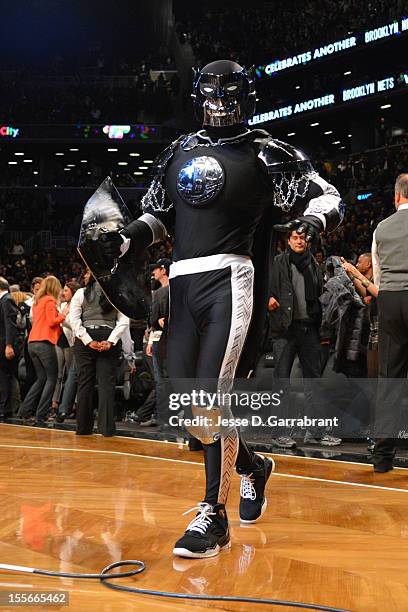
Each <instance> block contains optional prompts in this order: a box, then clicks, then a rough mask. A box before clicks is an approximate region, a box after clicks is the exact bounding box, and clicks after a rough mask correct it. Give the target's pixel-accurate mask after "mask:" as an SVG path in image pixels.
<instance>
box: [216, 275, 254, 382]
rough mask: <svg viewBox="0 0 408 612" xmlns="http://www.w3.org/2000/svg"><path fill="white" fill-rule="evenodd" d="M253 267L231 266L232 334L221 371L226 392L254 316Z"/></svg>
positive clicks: (221, 380) (221, 378)
mask: <svg viewBox="0 0 408 612" xmlns="http://www.w3.org/2000/svg"><path fill="white" fill-rule="evenodd" d="M253 279H254V271H253V268H249V267H248V266H237V267H236V268H235V269H234V267H231V292H232V313H231V334H230V337H229V338H228V344H227V348H226V351H225V357H224V360H223V362H222V366H221V371H220V376H219V378H220V382H219V390H220V391H222V392H224V393H226V392H227V391H229V389H230V388H231V386H232V381H233V378H234V375H235V370H236V368H237V365H238V361H239V358H240V357H241V352H242V349H243V346H244V343H245V340H246V336H247V333H248V329H249V325H250V323H251V318H252V307H253Z"/></svg>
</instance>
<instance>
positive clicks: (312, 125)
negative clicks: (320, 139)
mask: <svg viewBox="0 0 408 612" xmlns="http://www.w3.org/2000/svg"><path fill="white" fill-rule="evenodd" d="M316 125H320V124H319V122H318V121H316V123H311V124H310V127H316Z"/></svg>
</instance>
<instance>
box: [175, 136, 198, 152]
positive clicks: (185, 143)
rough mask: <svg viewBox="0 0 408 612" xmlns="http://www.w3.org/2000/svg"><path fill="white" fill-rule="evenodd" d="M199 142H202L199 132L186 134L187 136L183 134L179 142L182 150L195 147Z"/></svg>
mask: <svg viewBox="0 0 408 612" xmlns="http://www.w3.org/2000/svg"><path fill="white" fill-rule="evenodd" d="M200 144H202V142H201V140H200V138H199V132H194V133H191V134H187V136H184V137H183V139H182V141H181V142H180V146H181V148H182V149H183V151H190V149H195V147H198V146H199V145H200Z"/></svg>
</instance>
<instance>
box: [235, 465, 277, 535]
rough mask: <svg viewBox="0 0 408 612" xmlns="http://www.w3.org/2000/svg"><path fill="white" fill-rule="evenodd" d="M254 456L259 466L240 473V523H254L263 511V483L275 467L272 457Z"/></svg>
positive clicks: (264, 504) (264, 501) (264, 503)
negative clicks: (247, 472) (246, 472)
mask: <svg viewBox="0 0 408 612" xmlns="http://www.w3.org/2000/svg"><path fill="white" fill-rule="evenodd" d="M255 456H256V459H257V463H258V465H259V467H257V468H255V469H254V470H253V471H252V472H251V473H250V474H240V476H241V490H240V495H241V499H240V502H239V518H240V519H241V523H255V522H256V521H257V520H258V519H259V518H261V516H262V515H263V513H264V512H265V510H266V506H267V501H266V497H265V495H264V492H265V485H266V483H267V482H268V478H269V476H270V475H271V472H273V471H274V469H275V462H274V460H273V459H271V458H269V457H264V456H263V455H258V454H257V455H255ZM238 473H239V472H238Z"/></svg>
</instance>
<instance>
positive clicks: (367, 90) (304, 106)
mask: <svg viewBox="0 0 408 612" xmlns="http://www.w3.org/2000/svg"><path fill="white" fill-rule="evenodd" d="M407 86H408V72H403V73H401V74H399V75H392V76H387V77H385V78H383V79H378V80H374V81H371V82H369V83H362V84H361V85H357V86H355V87H350V88H348V89H342V90H341V91H339V92H337V93H330V94H325V95H324V96H320V97H318V98H311V99H309V100H303V101H301V102H296V103H293V104H288V105H286V106H281V107H279V108H275V109H272V110H270V111H267V112H265V113H260V114H259V115H254V116H253V117H252V119H249V121H248V123H249V125H258V124H259V123H266V122H267V121H276V120H277V119H285V118H287V117H294V116H296V115H300V114H303V113H305V112H309V111H313V110H317V109H319V108H324V107H334V106H339V105H340V104H343V103H346V102H350V101H352V100H356V99H358V98H366V97H370V96H374V95H377V94H381V93H386V92H388V93H389V92H390V91H395V90H401V89H404V88H406V87H407Z"/></svg>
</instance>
